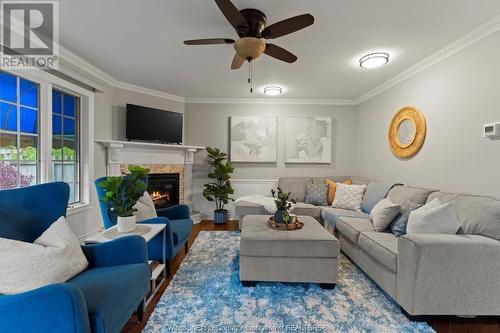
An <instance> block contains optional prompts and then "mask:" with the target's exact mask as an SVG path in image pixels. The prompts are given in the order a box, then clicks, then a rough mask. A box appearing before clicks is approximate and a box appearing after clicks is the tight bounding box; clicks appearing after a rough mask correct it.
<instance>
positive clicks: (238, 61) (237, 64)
mask: <svg viewBox="0 0 500 333" xmlns="http://www.w3.org/2000/svg"><path fill="white" fill-rule="evenodd" d="M244 63H245V59H243V58H241V57H240V56H239V55H238V53H236V54H235V55H234V58H233V62H232V63H231V69H240V68H241V66H243V64H244Z"/></svg>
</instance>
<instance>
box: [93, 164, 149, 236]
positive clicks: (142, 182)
mask: <svg viewBox="0 0 500 333" xmlns="http://www.w3.org/2000/svg"><path fill="white" fill-rule="evenodd" d="M128 171H129V172H130V174H128V175H125V176H123V177H107V178H106V180H104V181H102V182H100V183H99V184H98V186H99V187H102V188H103V189H104V190H105V195H104V197H103V198H102V199H101V200H102V201H103V202H105V203H106V204H107V205H108V208H109V210H110V211H111V213H112V214H115V215H116V216H117V222H116V227H117V231H118V232H122V233H124V232H131V231H134V230H135V225H136V217H135V215H134V213H135V212H136V211H137V209H136V208H134V206H135V204H136V203H137V200H139V198H140V197H141V196H143V195H144V191H146V189H147V181H146V180H147V176H148V173H149V169H146V168H142V167H140V166H132V165H131V166H129V168H128Z"/></svg>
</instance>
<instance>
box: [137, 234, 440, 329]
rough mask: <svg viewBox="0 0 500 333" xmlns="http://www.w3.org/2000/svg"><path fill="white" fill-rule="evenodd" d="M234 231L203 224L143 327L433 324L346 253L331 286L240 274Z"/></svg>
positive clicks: (407, 326) (237, 239)
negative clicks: (410, 312)
mask: <svg viewBox="0 0 500 333" xmlns="http://www.w3.org/2000/svg"><path fill="white" fill-rule="evenodd" d="M239 243H240V235H239V233H238V232H227V231H212V232H201V233H200V234H199V236H198V238H197V239H196V241H195V243H194V244H193V246H192V247H191V250H190V253H189V254H188V256H187V257H186V259H185V260H184V263H183V264H182V265H181V267H180V268H179V270H178V271H177V274H176V275H175V277H174V278H173V280H172V282H171V283H170V285H169V286H168V288H167V289H166V291H165V293H164V294H163V296H162V297H161V299H160V301H159V303H158V305H157V306H156V308H155V310H154V312H153V314H152V315H151V317H150V318H149V321H148V323H147V325H146V327H145V329H144V331H143V332H302V331H305V332H328V333H330V332H434V331H433V330H432V328H431V327H430V326H428V325H427V324H426V323H423V322H411V321H409V320H408V319H407V318H406V317H405V316H404V315H403V314H402V313H401V311H400V309H399V307H398V305H397V304H395V303H394V301H392V299H391V298H390V297H389V296H388V295H386V294H385V293H384V292H383V291H382V290H381V289H380V288H379V287H378V286H377V285H376V284H375V283H374V282H373V281H371V280H370V279H369V278H368V277H367V276H366V275H365V274H364V273H363V272H362V271H361V270H360V269H359V268H357V267H356V266H355V265H354V264H352V263H351V262H350V261H349V260H348V259H347V258H346V257H345V256H342V257H341V259H340V267H339V269H340V271H339V275H340V276H339V281H338V284H337V287H336V288H335V289H334V290H323V289H321V288H320V287H319V285H317V284H285V283H259V284H258V285H257V287H255V288H244V287H242V286H241V284H240V281H239V275H238V274H239V272H238V270H239V262H238V260H239Z"/></svg>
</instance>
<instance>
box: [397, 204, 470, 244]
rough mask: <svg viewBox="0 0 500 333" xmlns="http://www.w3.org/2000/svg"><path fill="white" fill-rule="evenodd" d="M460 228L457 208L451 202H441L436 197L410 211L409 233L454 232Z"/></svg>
mask: <svg viewBox="0 0 500 333" xmlns="http://www.w3.org/2000/svg"><path fill="white" fill-rule="evenodd" d="M459 229H460V223H458V219H457V214H456V213H455V208H453V206H452V205H451V203H445V204H441V203H440V202H439V200H438V199H434V200H433V201H431V202H430V203H428V204H426V205H425V206H422V207H420V208H419V209H416V210H414V211H413V212H411V213H410V217H409V219H408V226H407V230H406V231H407V234H408V235H413V234H452V235H455V234H456V233H457V232H458V230H459Z"/></svg>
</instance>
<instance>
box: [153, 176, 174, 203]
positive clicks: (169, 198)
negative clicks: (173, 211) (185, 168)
mask: <svg viewBox="0 0 500 333" xmlns="http://www.w3.org/2000/svg"><path fill="white" fill-rule="evenodd" d="M148 193H149V194H150V195H151V198H152V199H153V202H154V204H155V207H156V208H166V207H170V206H175V205H178V204H179V174H178V173H151V174H149V175H148Z"/></svg>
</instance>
